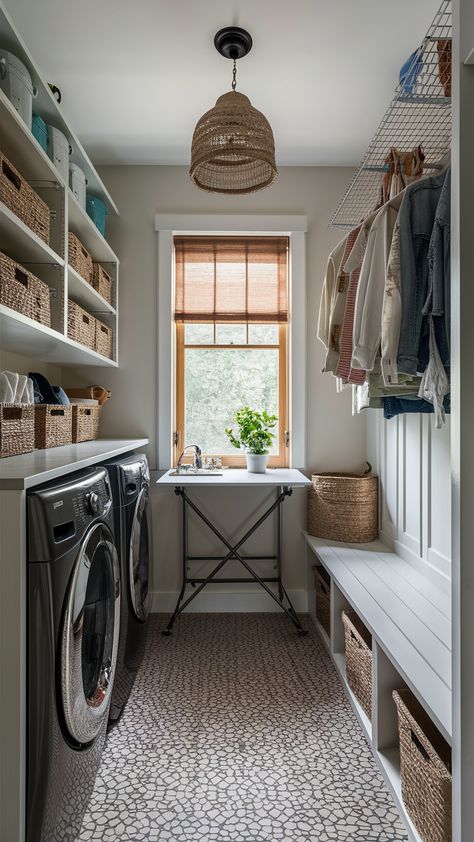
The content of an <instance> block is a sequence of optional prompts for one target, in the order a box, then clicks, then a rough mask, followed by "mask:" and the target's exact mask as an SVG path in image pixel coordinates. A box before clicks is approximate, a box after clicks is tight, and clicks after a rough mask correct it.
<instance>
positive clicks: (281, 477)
mask: <svg viewBox="0 0 474 842" xmlns="http://www.w3.org/2000/svg"><path fill="white" fill-rule="evenodd" d="M157 484H158V485H160V486H169V487H170V488H173V490H174V492H175V494H177V495H179V496H180V497H181V500H182V505H183V508H182V570H183V581H182V586H181V591H180V594H179V597H178V601H177V603H176V608H175V610H174V612H173V614H172V616H171V618H170V620H169V622H168V625H167V627H166V629H164V631H163V634H166V635H169V634H171V630H172V628H173V625H174V622H175V620H176V618H177V617H178V616H179V614H181V612H182V611H184V609H185V608H186V607H187V606H188V605H189V604H190V603H191V602H192V601H193V599H195V598H196V596H197V595H198V594H199V593H200V592H201V591H202V589H203V588H205V587H206V585H208V584H209V583H210V582H221V583H222V582H227V583H235V584H237V583H241V582H258V584H259V585H261V587H262V588H263V589H264V590H265V591H266V592H267V593H268V594H269V596H270V597H271V598H272V599H273V600H275V602H276V603H277V605H278V606H279V608H281V609H282V611H284V612H285V614H287V615H288V617H289V618H290V620H291V621H292V623H293V624H294V625H295V626H296V629H297V631H298V633H299V634H306V630H305V629H303V627H302V625H301V622H300V619H299V617H298V615H297V613H296V611H295V609H294V608H293V605H292V603H291V600H290V598H289V596H288V593H287V592H286V590H285V586H284V584H283V580H282V504H283V501H284V500H285V499H286V498H287V497H289V496H290V495H291V494H292V493H293V489H294V488H303V487H305V486H307V485H310V481H309V480H308V479H307V478H306V477H305V476H304V474H302V473H301V471H297V470H295V469H293V468H275V469H272V468H269V469H268V470H267V472H266V473H265V474H250V473H248V471H245V470H242V469H238V468H229V469H227V470H224V471H223V472H222V474H221V475H217V474H212V475H203V474H196V475H189V474H176V472H175V471H173V470H170V471H167V472H166V473H165V474H164V475H163V476H162V477H160V479H159V480H158V481H157ZM193 487H196V488H242V489H246V488H262V489H271V488H274V489H275V494H276V498H275V501H274V502H273V503H272V504H271V506H269V508H268V509H267V510H266V511H265V512H264V513H263V514H262V515H261V516H260V517H259V518H258V519H257V520H256V521H254V523H253V524H252V525H251V526H250V527H249V529H248V530H247V531H246V532H245V534H244V535H243V536H242V537H241V538H239V540H238V541H237V542H236V543H235V544H231V543H230V541H229V540H228V539H227V538H226V537H225V536H224V535H223V534H222V532H221V531H220V530H219V529H218V528H217V527H216V526H215V524H213V523H212V521H210V520H209V518H208V517H207V516H206V515H205V514H204V512H202V511H201V509H200V508H199V506H198V505H197V504H196V502H195V501H194V500H193V499H192V497H191V496H190V494H189V489H190V488H193ZM189 509H192V511H193V512H195V514H196V515H197V516H198V517H199V518H200V519H201V520H202V521H203V522H204V523H205V524H206V526H207V527H208V528H209V529H210V530H211V532H213V533H214V535H216V536H217V538H219V540H220V541H221V542H222V543H223V544H224V546H225V548H226V550H227V552H226V553H225V554H224V555H223V556H212V557H211V556H202V555H200V556H196V555H192V554H190V552H189V546H188V514H189ZM274 512H275V513H276V531H277V541H276V544H277V549H276V553H273V554H271V555H259V556H244V555H242V554H241V552H240V549H241V547H242V546H243V545H244V544H245V543H246V541H248V539H249V538H250V537H251V535H253V534H254V533H255V532H256V531H257V529H259V528H260V527H261V526H262V524H263V523H264V522H265V521H266V520H267V518H269V517H270V515H272V514H273V513H274ZM230 559H236V560H237V561H239V562H240V564H242V566H243V567H244V568H245V570H246V571H247V573H248V574H249V575H248V576H246V577H245V578H242V577H241V578H221V577H219V578H216V577H217V574H218V573H219V571H220V570H221V569H222V568H223V567H224V565H225V564H226V563H227V562H228V561H230ZM258 560H260V561H261V560H273V561H275V562H276V572H277V575H276V576H260V575H259V574H258V573H257V572H256V571H255V570H254V568H253V567H252V565H251V562H252V561H258ZM196 561H200V562H202V561H217V564H216V566H215V567H214V568H213V570H212V571H211V572H210V573H209V575H208V576H206V577H205V578H204V577H199V576H198V577H195V576H193V575H192V574H191V575H189V574H188V567H189V563H190V562H196ZM188 583H190V584H191V585H192V586H193V587H194V588H195V589H194V590H193V592H192V593H191V594H190V595H189V596H188V597H187V599H185V598H184V597H185V591H186V585H187V584H188ZM272 583H273V584H276V585H277V593H275V592H274V591H273V590H272V588H271V587H270V585H271V584H272Z"/></svg>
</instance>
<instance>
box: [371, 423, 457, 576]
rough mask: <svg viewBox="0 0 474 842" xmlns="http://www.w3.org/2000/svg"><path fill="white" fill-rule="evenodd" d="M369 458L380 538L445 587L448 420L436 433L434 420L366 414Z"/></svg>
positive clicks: (448, 507)
mask: <svg viewBox="0 0 474 842" xmlns="http://www.w3.org/2000/svg"><path fill="white" fill-rule="evenodd" d="M367 414H368V421H367V434H368V435H367V450H368V459H369V460H370V462H371V463H372V466H373V467H374V469H375V470H376V471H377V473H378V475H379V477H380V492H381V494H380V528H381V533H382V534H381V537H382V539H383V540H384V541H385V542H386V543H387V544H389V545H393V547H394V549H395V550H396V551H397V552H398V553H399V554H400V555H402V556H403V557H404V558H406V559H407V560H408V561H410V562H411V563H412V564H414V565H415V566H416V567H417V568H418V569H420V570H421V571H422V572H424V573H426V574H427V575H429V576H430V577H431V578H433V579H434V580H436V582H437V583H438V584H440V585H441V586H443V587H447V585H448V583H449V579H450V576H451V455H450V447H451V441H450V428H451V424H450V418H449V417H448V418H447V423H446V426H445V427H443V428H442V429H440V430H436V429H435V427H434V423H433V416H432V415H402V416H398V417H397V418H392V419H391V420H390V421H384V419H383V416H382V412H381V411H380V410H368V411H367Z"/></svg>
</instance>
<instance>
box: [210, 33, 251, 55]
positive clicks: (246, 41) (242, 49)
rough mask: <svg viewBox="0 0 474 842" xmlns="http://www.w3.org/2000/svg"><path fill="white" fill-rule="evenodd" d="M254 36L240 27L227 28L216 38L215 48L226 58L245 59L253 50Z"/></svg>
mask: <svg viewBox="0 0 474 842" xmlns="http://www.w3.org/2000/svg"><path fill="white" fill-rule="evenodd" d="M252 43H253V42H252V36H251V35H250V33H249V32H247V30H246V29H241V27H240V26H225V27H224V28H223V29H219V32H216V34H215V36H214V46H215V48H216V50H217V52H218V53H220V54H221V56H224V58H230V59H233V60H234V61H235V60H236V59H239V58H244V56H246V55H247V54H248V53H249V52H250V50H251V49H252Z"/></svg>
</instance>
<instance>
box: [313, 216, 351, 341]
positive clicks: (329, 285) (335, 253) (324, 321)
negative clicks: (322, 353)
mask: <svg viewBox="0 0 474 842" xmlns="http://www.w3.org/2000/svg"><path fill="white" fill-rule="evenodd" d="M349 233H350V232H349ZM348 237H349V234H346V236H345V237H344V238H343V239H342V240H341V241H340V242H339V243H338V244H337V246H335V248H334V249H333V250H332V252H331V254H330V255H329V257H328V263H327V268H326V275H325V278H324V282H323V291H322V293H321V302H320V305H319V319H318V334H317V336H318V339H320V340H321V342H322V343H323V345H324V347H325V348H326V352H327V351H328V349H329V323H330V318H331V312H332V309H333V306H334V290H335V286H336V278H337V273H338V272H339V267H340V265H341V261H342V258H343V255H344V249H345V245H346V241H347V238H348Z"/></svg>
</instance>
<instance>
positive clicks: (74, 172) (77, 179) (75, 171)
mask: <svg viewBox="0 0 474 842" xmlns="http://www.w3.org/2000/svg"><path fill="white" fill-rule="evenodd" d="M86 185H87V179H86V177H85V175H84V173H83V171H82V170H81V168H80V167H78V166H77V164H69V187H70V188H71V190H72V192H73V193H74V195H75V197H76V199H77V201H78V202H79V204H80V206H81V208H84V210H85V209H86Z"/></svg>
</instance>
